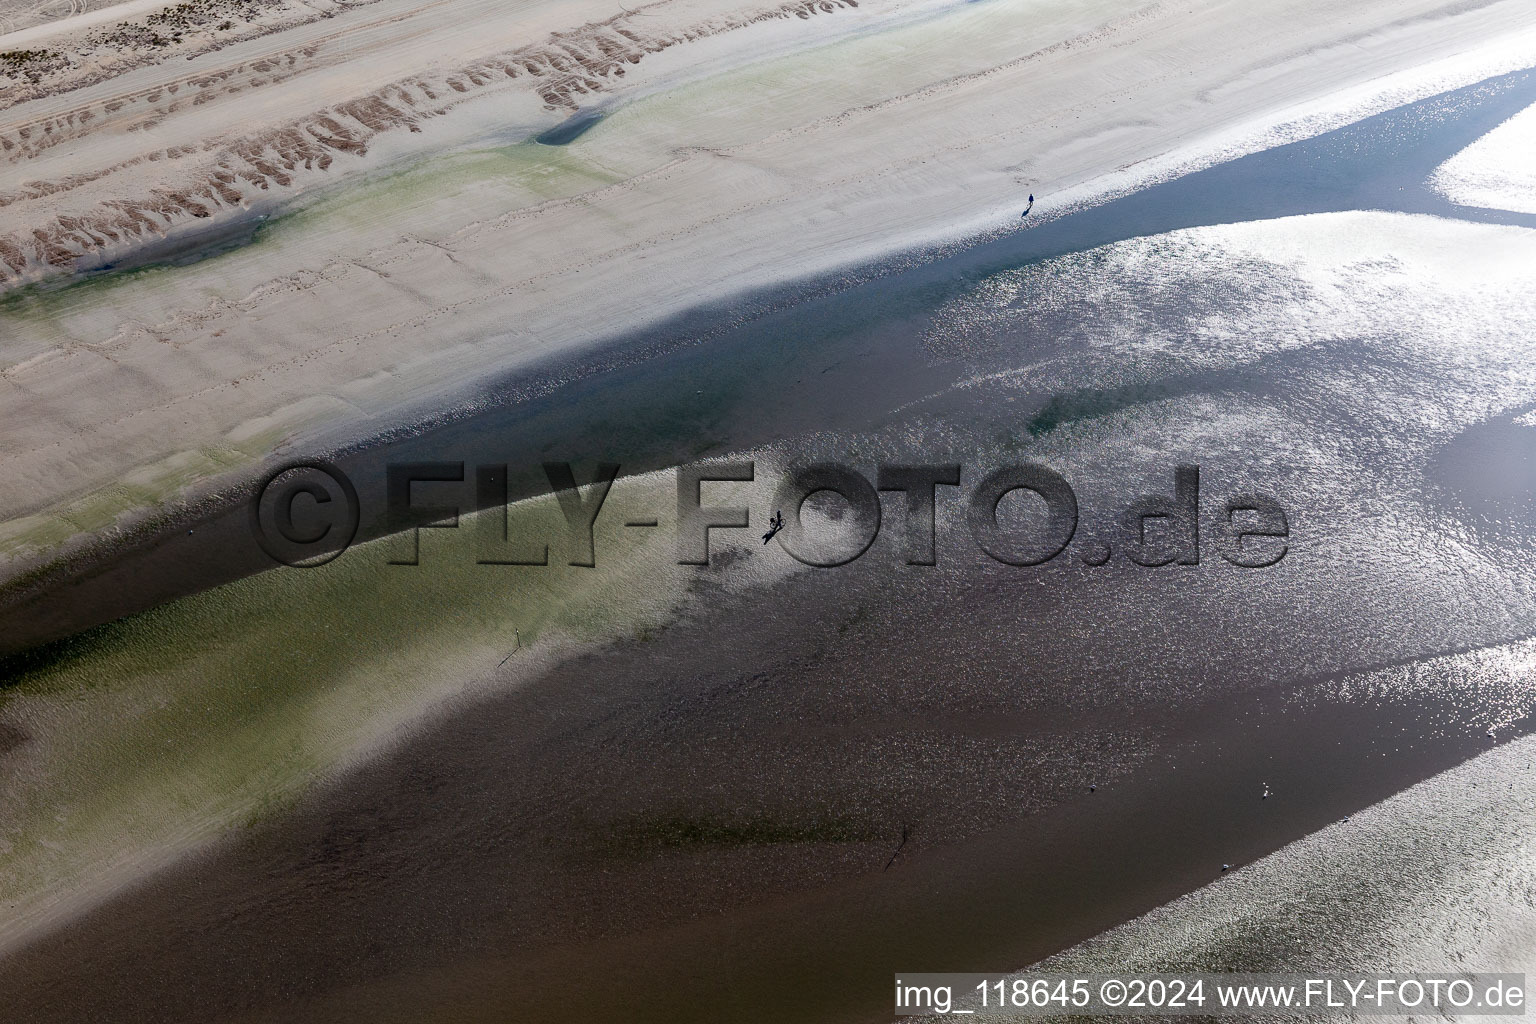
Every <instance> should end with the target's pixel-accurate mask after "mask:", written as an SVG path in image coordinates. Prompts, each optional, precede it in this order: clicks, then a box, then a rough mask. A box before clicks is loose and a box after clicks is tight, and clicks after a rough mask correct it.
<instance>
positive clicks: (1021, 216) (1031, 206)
mask: <svg viewBox="0 0 1536 1024" xmlns="http://www.w3.org/2000/svg"><path fill="white" fill-rule="evenodd" d="M1034 208H1035V194H1034V193H1033V192H1031V193H1030V194H1029V205H1028V206H1026V207H1024V212H1023V213H1021V214H1019V219H1020V220H1023V219H1024V218H1025V217H1028V216H1029V211H1030V210H1033V209H1034Z"/></svg>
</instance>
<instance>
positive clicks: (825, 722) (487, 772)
mask: <svg viewBox="0 0 1536 1024" xmlns="http://www.w3.org/2000/svg"><path fill="white" fill-rule="evenodd" d="M890 553H891V552H888V551H880V550H878V549H877V551H876V552H874V554H876V555H877V556H887V555H889V554H890ZM727 571H729V570H728V567H725V568H719V569H716V570H714V572H716V573H723V572H727ZM1208 571H1213V570H1212V569H1211V568H1210V567H1200V568H1198V569H1191V570H1189V574H1193V573H1195V572H1208ZM1214 571H1217V572H1219V571H1220V570H1219V569H1217V570H1214ZM890 574H891V569H890V568H889V567H888V566H886V565H883V564H882V565H879V566H876V565H874V564H871V566H870V567H869V569H868V570H867V571H866V572H864V573H863V574H862V575H863V576H864V577H865V579H860V580H850V579H849V578H847V577H846V576H830V575H814V576H808V577H802V578H798V579H796V580H795V581H793V582H792V583H790V584H788V585H786V586H784V587H782V588H780V589H776V590H775V591H773V592H770V593H767V594H763V595H760V596H756V597H754V598H753V600H752V601H751V602H750V603H748V604H745V605H743V604H741V603H740V602H737V601H727V602H724V605H723V606H722V607H720V608H719V609H718V610H717V611H716V612H714V613H712V614H708V615H705V616H702V617H700V618H697V619H692V620H689V621H683V622H679V623H678V624H676V625H674V626H673V627H671V628H669V629H667V630H666V631H664V632H663V633H661V634H659V635H657V636H655V637H654V638H651V639H649V640H637V641H634V642H630V643H626V644H621V645H619V646H618V647H616V648H614V649H611V650H608V651H605V652H603V653H601V654H596V655H593V656H590V657H584V658H581V659H578V660H576V661H574V662H572V663H570V664H568V665H565V666H563V667H561V668H560V669H558V670H556V671H554V672H552V673H550V674H549V675H548V676H546V677H544V678H541V679H539V680H538V681H537V682H536V683H534V684H533V685H530V686H528V687H526V688H524V689H522V690H520V691H518V692H514V693H509V694H506V695H504V696H500V697H497V698H494V699H491V700H488V701H485V702H483V703H479V704H477V705H475V706H473V707H468V708H465V709H463V710H462V711H460V712H459V713H458V714H456V715H455V716H454V717H453V718H452V719H451V720H449V721H447V722H444V723H442V724H441V725H438V726H435V727H431V728H428V729H426V730H425V731H423V732H422V734H421V735H419V736H417V737H416V738H414V739H413V740H412V741H410V742H409V743H407V744H405V745H404V746H403V747H401V748H400V749H398V750H396V751H394V752H392V753H391V754H389V755H388V756H387V757H385V758H383V759H381V760H380V761H378V762H377V763H374V764H371V765H369V766H368V767H367V768H365V769H363V770H361V771H359V772H357V773H356V774H355V775H353V776H352V777H349V778H348V779H346V780H344V781H342V782H340V783H339V784H337V785H336V786H334V787H331V788H330V789H329V790H328V791H326V792H323V793H321V794H318V795H317V796H316V797H315V798H314V799H313V800H311V801H307V802H306V804H305V805H304V806H303V807H301V808H300V809H299V810H298V811H297V812H296V813H294V814H292V815H291V816H285V818H284V819H282V820H281V821H279V822H277V823H274V824H273V825H272V826H271V827H262V828H258V829H257V830H256V831H255V832H254V833H252V834H248V835H245V836H241V837H238V838H237V839H235V840H233V841H231V842H230V843H228V844H226V845H225V846H224V847H223V848H222V849H218V850H216V851H215V852H213V853H212V854H210V855H208V856H206V857H203V858H199V859H197V860H196V861H194V862H192V863H189V864H187V865H185V866H183V867H181V868H178V869H175V870H172V871H169V872H165V873H163V874H161V875H159V876H157V877H156V878H154V879H152V880H151V881H149V882H148V883H146V884H145V885H143V886H141V887H139V888H138V889H137V890H136V891H134V892H132V893H129V894H126V895H124V896H123V897H122V898H120V899H118V900H115V901H113V902H111V903H109V904H108V905H106V906H104V907H103V908H101V909H100V910H98V911H96V912H94V913H91V914H89V915H88V916H86V917H85V918H84V919H82V920H80V921H79V922H77V923H75V924H73V925H71V926H69V927H67V928H65V929H63V930H61V931H59V932H58V933H57V934H55V935H54V936H52V937H50V938H48V939H45V940H43V941H40V942H37V943H35V944H33V945H32V946H30V947H29V948H27V949H26V950H24V951H22V952H21V953H19V954H17V955H14V956H12V957H10V958H8V959H7V960H6V961H5V962H4V964H3V965H0V984H3V986H4V988H5V989H6V991H7V992H8V993H9V994H10V997H11V1000H12V1006H13V1008H14V1009H15V1012H18V1013H20V1014H21V1015H22V1017H23V1018H24V1019H27V1020H37V1021H46V1020H79V1019H112V1020H123V1021H137V1020H146V1021H147V1020H158V1021H177V1020H187V1021H194V1020H202V1021H207V1020H223V1019H252V1020H290V1021H291V1020H315V1021H321V1020H328V1021H334V1020H342V1019H349V1020H350V1019H357V1020H362V1019H367V1020H399V1021H423V1020H455V1021H471V1020H485V1021H509V1020H529V1021H532V1020H548V1019H551V1018H565V1017H569V1018H570V1019H577V1020H585V1019H596V1020H618V1019H623V1020H656V1021H662V1020H670V1021H693V1020H697V1021H709V1020H720V1019H731V1020H741V1021H748V1020H754V1021H755V1020H762V1021H782V1020H786V1019H790V1020H871V1021H872V1020H879V1019H885V1018H886V1017H887V1016H888V1014H889V992H888V986H889V975H890V973H891V972H892V971H893V970H896V969H898V968H899V969H902V970H906V969H912V970H917V969H934V970H940V969H945V970H947V969H953V968H955V967H957V966H964V967H966V968H967V969H974V970H1006V969H1011V968H1014V967H1017V966H1019V965H1021V964H1024V963H1029V962H1031V961H1033V960H1035V959H1038V958H1040V957H1042V956H1045V955H1047V954H1050V953H1053V952H1055V951H1057V950H1059V949H1062V948H1064V947H1066V946H1069V945H1071V944H1072V943H1074V942H1077V941H1080V940H1082V939H1085V938H1087V937H1089V936H1090V935H1093V934H1095V933H1097V932H1099V931H1101V930H1102V929H1104V928H1107V927H1110V926H1112V925H1115V924H1118V923H1119V922H1121V921H1124V920H1127V919H1128V918H1130V917H1133V916H1136V915H1137V914H1140V913H1144V912H1146V911H1148V910H1150V909H1152V908H1154V907H1156V906H1158V905H1159V904H1161V903H1163V902H1165V901H1167V900H1169V899H1171V898H1173V897H1175V896H1178V895H1181V894H1182V893H1184V892H1187V891H1190V890H1191V889H1194V888H1197V887H1199V886H1201V885H1203V884H1205V883H1206V882H1208V881H1211V880H1212V879H1214V878H1215V877H1217V876H1218V875H1219V874H1220V868H1221V865H1222V864H1223V863H1234V864H1243V863H1246V862H1248V861H1250V860H1253V859H1256V858H1258V857H1260V856H1262V855H1264V854H1267V853H1269V852H1271V851H1272V850H1274V849H1277V848H1279V847H1280V846H1282V845H1283V844H1285V843H1287V842H1289V841H1291V840H1292V839H1294V838H1296V837H1298V836H1301V835H1305V834H1307V833H1309V832H1312V831H1314V830H1316V829H1318V828H1321V827H1322V826H1324V825H1326V824H1328V823H1329V822H1332V821H1335V820H1337V819H1338V818H1340V817H1342V816H1344V815H1347V814H1351V813H1354V812H1355V811H1358V810H1359V809H1361V808H1363V807H1366V806H1368V805H1370V804H1372V803H1375V802H1376V801H1378V800H1380V799H1383V798H1385V797H1387V796H1389V795H1390V794H1392V793H1394V792H1396V791H1398V790H1400V789H1402V788H1403V787H1405V786H1407V785H1409V784H1411V783H1413V782H1415V781H1418V780H1419V779H1421V778H1424V777H1426V776H1427V775H1430V774H1433V773H1435V772H1437V771H1440V770H1442V769H1444V768H1446V767H1448V766H1450V765H1453V764H1455V763H1457V762H1459V761H1460V760H1462V759H1464V758H1465V757H1467V756H1470V755H1471V754H1473V753H1475V752H1477V751H1479V750H1482V749H1485V748H1486V747H1487V746H1488V745H1489V741H1488V740H1487V739H1486V738H1485V737H1484V736H1483V735H1482V729H1481V728H1480V727H1479V722H1478V719H1477V713H1478V712H1479V711H1480V710H1482V709H1480V708H1477V707H1469V706H1468V705H1467V704H1466V703H1465V695H1464V694H1462V693H1458V692H1456V691H1455V690H1454V689H1453V688H1452V687H1446V688H1445V690H1443V691H1442V692H1440V693H1439V694H1437V696H1436V697H1435V698H1432V699H1430V700H1420V699H1417V698H1415V697H1413V696H1411V695H1410V696H1408V697H1405V698H1399V699H1396V700H1392V699H1388V700H1383V701H1373V702H1370V703H1366V704H1357V703H1351V702H1349V701H1340V700H1338V699H1337V698H1336V697H1335V696H1334V695H1333V692H1334V690H1335V689H1336V687H1337V684H1338V681H1339V680H1338V678H1336V677H1323V678H1311V679H1308V678H1306V677H1304V676H1298V670H1297V667H1296V666H1297V665H1299V664H1305V663H1307V662H1310V661H1315V660H1328V661H1333V662H1334V663H1336V664H1341V665H1349V666H1350V667H1351V668H1352V669H1357V671H1353V672H1350V673H1346V674H1345V675H1353V676H1359V675H1362V674H1364V672H1366V671H1368V670H1369V669H1370V668H1373V667H1379V666H1355V665H1353V664H1351V663H1352V662H1353V661H1354V660H1355V659H1353V658H1352V657H1351V652H1350V651H1349V650H1348V649H1347V647H1348V646H1349V645H1347V644H1341V643H1339V642H1338V641H1336V640H1332V639H1330V638H1329V636H1328V635H1327V634H1326V633H1324V634H1320V635H1312V636H1307V637H1304V638H1300V642H1299V643H1297V644H1295V645H1293V646H1292V647H1291V649H1290V650H1289V651H1288V652H1286V651H1283V650H1281V649H1277V648H1270V647H1268V646H1266V645H1265V644H1264V642H1263V633H1264V624H1265V623H1266V622H1268V623H1271V624H1273V623H1274V622H1275V621H1276V620H1277V618H1278V617H1279V615H1280V614H1281V613H1282V609H1280V608H1277V607H1273V606H1270V605H1268V604H1266V603H1265V602H1264V601H1263V600H1262V598H1261V599H1259V600H1257V601H1256V602H1254V603H1253V605H1252V607H1251V608H1250V609H1249V613H1248V615H1247V616H1246V617H1245V618H1246V620H1247V621H1236V622H1230V623H1229V624H1228V626H1229V628H1231V629H1232V630H1233V631H1234V632H1239V631H1241V632H1244V633H1247V634H1248V635H1250V636H1254V637H1255V638H1256V640H1255V646H1256V647H1258V648H1260V649H1262V650H1265V652H1266V656H1265V657H1255V652H1254V650H1253V649H1237V648H1233V647H1231V646H1230V645H1226V644H1222V643H1221V642H1220V641H1219V640H1213V638H1212V637H1211V636H1210V635H1209V632H1208V631H1207V630H1206V629H1205V628H1204V624H1205V623H1206V622H1207V621H1209V619H1208V616H1209V614H1210V609H1209V608H1208V607H1207V608H1202V607H1201V606H1202V605H1205V604H1206V602H1205V601H1202V600H1199V599H1194V600H1184V601H1180V600H1179V599H1178V598H1177V596H1176V595H1177V594H1178V593H1180V592H1181V591H1183V592H1187V591H1188V590H1189V587H1190V584H1189V582H1188V580H1187V578H1186V579H1185V580H1179V579H1177V578H1173V579H1170V578H1168V577H1166V576H1164V577H1161V578H1153V579H1149V578H1148V575H1147V574H1145V573H1142V572H1138V571H1135V570H1132V569H1125V570H1123V571H1121V572H1119V573H1112V574H1111V576H1110V577H1109V578H1105V579H1100V580H1098V581H1089V580H1085V579H1084V578H1083V576H1082V574H1081V572H1078V573H1076V574H1073V573H1070V572H1068V573H1063V574H1060V575H1058V576H1057V578H1056V579H1054V580H1052V581H1051V586H1049V587H1047V588H1040V587H1036V586H1034V585H1032V583H1026V582H1025V581H1023V580H1020V579H1019V578H1017V577H1016V576H1014V577H1010V576H1009V574H1007V573H1005V572H1001V571H995V570H994V571H984V572H982V573H981V574H980V575H979V576H978V575H976V574H974V573H972V572H964V573H960V572H951V573H942V574H941V575H940V577H939V578H938V579H934V578H933V577H932V576H931V575H925V574H924V573H923V572H922V571H921V570H911V571H910V572H907V573H898V575H897V579H896V581H895V591H896V592H895V593H894V594H893V595H891V599H890V600H889V601H886V602H881V603H879V604H876V605H873V606H866V605H861V606H860V607H859V608H858V609H857V610H851V609H849V607H848V594H849V589H850V587H854V588H859V587H862V586H865V585H876V586H881V587H884V588H887V589H889V588H891V586H892V584H891V577H890ZM1074 575H1075V576H1076V579H1075V580H1074V579H1073V576H1074ZM699 586H700V587H703V588H708V587H709V586H710V583H709V581H708V579H707V577H706V578H705V579H704V580H702V581H701V582H700V584H699ZM1125 591H1130V592H1131V593H1129V594H1125V595H1124V596H1121V597H1119V598H1116V597H1114V596H1113V595H1115V594H1117V593H1121V594H1124V592H1125ZM1281 592H1283V591H1281ZM1158 594H1162V595H1163V596H1162V598H1161V599H1159V598H1158V597H1157V595H1158ZM1106 602H1109V603H1110V604H1122V605H1129V606H1133V607H1140V608H1163V609H1164V610H1165V615H1166V617H1165V618H1164V619H1163V621H1162V623H1161V625H1162V628H1163V635H1162V639H1161V640H1160V641H1159V642H1157V643H1156V644H1153V645H1150V646H1149V645H1148V644H1147V643H1146V642H1145V638H1144V637H1141V636H1137V635H1135V634H1125V633H1121V634H1116V633H1113V632H1111V633H1108V634H1106V633H1104V632H1101V631H1099V630H1094V629H1084V628H1083V623H1084V620H1085V619H1086V620H1091V619H1093V618H1095V617H1099V616H1102V615H1103V614H1104V612H1103V608H1104V606H1105V603H1106ZM858 612H867V613H866V614H862V615H861V614H858ZM1110 614H1111V618H1113V613H1110ZM1285 621H1286V629H1285V630H1282V631H1281V632H1288V631H1289V630H1290V629H1291V628H1294V625H1295V623H1294V621H1292V620H1290V619H1287V620H1285ZM1532 622H1533V623H1536V617H1533V618H1532ZM967 623H973V624H978V625H970V626H968V625H967ZM1088 665H1095V666H1100V667H1098V668H1097V669H1095V670H1094V671H1092V672H1091V673H1090V672H1089V671H1088V670H1087V669H1085V666H1088ZM1105 665H1114V666H1119V667H1118V668H1113V669H1107V670H1106V669H1105V668H1104V667H1103V666H1105ZM1193 666H1198V668H1197V669H1195V670H1194V671H1191V669H1192V667H1193ZM1431 721H1432V722H1435V723H1436V729H1434V730H1433V731H1427V730H1426V729H1425V725H1426V723H1427V722H1431ZM1531 724H1532V723H1531V721H1530V720H1529V719H1527V720H1525V721H1523V722H1521V723H1519V724H1518V725H1516V726H1514V727H1513V729H1512V730H1511V731H1513V732H1519V731H1521V730H1524V729H1527V728H1529V727H1530V725H1531ZM1508 734H1509V731H1507V732H1506V735H1508ZM1090 785H1092V786H1094V787H1095V790H1094V791H1093V792H1090V791H1089V786H1090ZM1266 786H1267V787H1268V788H1269V789H1270V790H1272V792H1273V795H1272V796H1271V797H1270V798H1269V799H1262V798H1261V793H1262V792H1263V790H1264V788H1265V787H1266ZM904 830H910V832H909V834H910V840H909V842H908V843H907V844H906V845H905V846H904V847H902V848H901V850H900V853H899V854H898V855H897V856H896V857H895V861H894V864H892V866H891V867H890V868H889V869H888V870H887V869H886V868H885V865H886V864H887V863H888V862H889V861H890V859H891V857H892V854H893V852H894V851H895V850H896V848H897V847H898V845H899V844H900V841H901V836H902V834H903V832H904Z"/></svg>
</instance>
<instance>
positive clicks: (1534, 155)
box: [1429, 107, 1536, 213]
mask: <svg viewBox="0 0 1536 1024" xmlns="http://www.w3.org/2000/svg"><path fill="white" fill-rule="evenodd" d="M1429 182H1430V185H1431V186H1432V187H1433V188H1434V189H1435V190H1436V191H1437V192H1439V193H1440V194H1441V195H1443V196H1445V197H1446V198H1447V199H1449V200H1450V201H1451V202H1453V203H1460V204H1462V205H1463V206H1483V207H1488V208H1489V209H1494V210H1512V211H1514V212H1516V213H1536V107H1532V108H1530V109H1527V110H1522V111H1521V112H1520V113H1518V114H1516V115H1515V116H1514V117H1512V118H1510V119H1509V120H1508V121H1505V122H1504V123H1503V124H1501V125H1499V126H1498V127H1497V128H1495V129H1494V130H1493V131H1491V132H1489V133H1488V134H1487V135H1484V136H1483V137H1482V138H1481V139H1478V140H1477V141H1476V142H1474V143H1473V144H1472V145H1470V146H1468V147H1467V148H1466V149H1464V150H1462V151H1461V152H1460V153H1457V154H1456V155H1455V156H1453V157H1451V158H1450V159H1449V160H1447V161H1446V162H1445V163H1443V164H1441V165H1440V166H1439V167H1437V168H1436V169H1435V173H1434V175H1433V176H1431V177H1430V179H1429Z"/></svg>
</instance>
